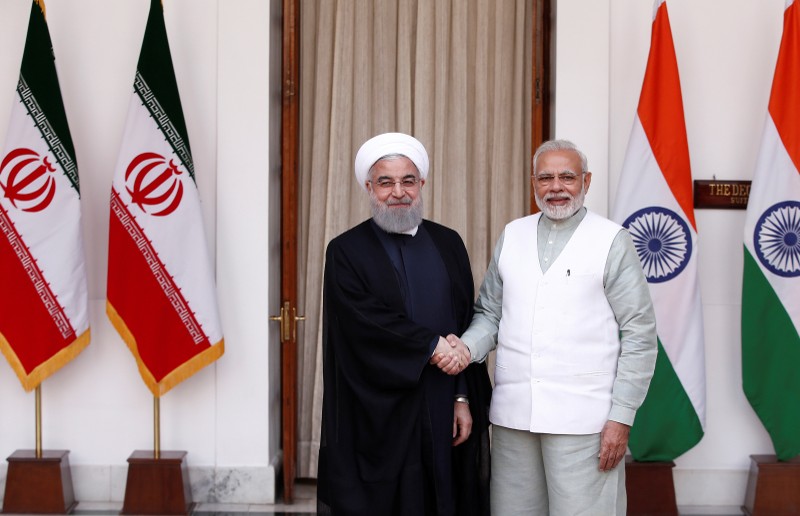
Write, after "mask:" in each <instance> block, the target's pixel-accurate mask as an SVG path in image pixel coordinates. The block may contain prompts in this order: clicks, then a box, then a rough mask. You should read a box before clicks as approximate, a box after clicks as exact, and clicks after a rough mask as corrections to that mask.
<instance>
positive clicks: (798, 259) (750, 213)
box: [742, 1, 800, 460]
mask: <svg viewBox="0 0 800 516" xmlns="http://www.w3.org/2000/svg"><path fill="white" fill-rule="evenodd" d="M798 171H800V6H799V5H797V2H792V1H789V2H787V3H786V10H785V11H784V15H783V38H782V40H781V46H780V51H779V53H778V63H777V65H776V66H775V76H774V78H773V80H772V92H771V94H770V99H769V108H768V112H767V122H766V125H765V127H764V134H763V137H762V141H761V150H760V154H759V157H758V162H757V163H756V170H755V173H754V174H753V183H752V187H751V189H750V199H749V201H748V206H747V220H746V222H745V226H744V280H743V285H742V377H743V386H744V393H745V395H746V396H747V399H748V400H749V401H750V404H751V405H752V406H753V409H754V410H755V411H756V414H758V417H759V418H760V419H761V422H762V423H763V424H764V427H765V428H766V429H767V432H769V436H770V438H771V439H772V444H773V446H774V447H775V453H776V455H777V457H778V459H779V460H788V459H791V458H792V457H794V456H796V455H798V454H800V336H798V331H799V330H800V172H798Z"/></svg>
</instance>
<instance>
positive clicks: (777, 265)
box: [753, 201, 800, 278]
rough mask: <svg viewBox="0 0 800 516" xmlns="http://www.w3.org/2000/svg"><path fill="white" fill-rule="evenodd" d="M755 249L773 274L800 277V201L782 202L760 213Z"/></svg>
mask: <svg viewBox="0 0 800 516" xmlns="http://www.w3.org/2000/svg"><path fill="white" fill-rule="evenodd" d="M753 246H754V247H755V248H756V255H757V256H758V260H759V261H760V262H761V264H762V265H764V267H766V268H767V269H769V271H770V272H772V273H773V274H777V275H778V276H783V277H784V278H793V277H796V276H800V202H797V201H784V202H779V203H778V204H774V205H772V206H771V207H770V208H769V209H767V210H766V211H765V212H764V213H763V214H761V218H759V219H758V223H756V230H755V234H754V235H753Z"/></svg>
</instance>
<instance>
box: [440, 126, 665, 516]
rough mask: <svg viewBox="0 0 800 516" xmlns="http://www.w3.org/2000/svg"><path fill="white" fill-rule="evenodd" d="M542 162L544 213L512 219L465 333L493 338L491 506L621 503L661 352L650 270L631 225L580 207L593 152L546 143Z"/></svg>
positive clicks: (598, 511) (469, 341)
mask: <svg viewBox="0 0 800 516" xmlns="http://www.w3.org/2000/svg"><path fill="white" fill-rule="evenodd" d="M533 165H534V167H533V168H534V171H533V176H532V186H533V188H534V192H535V198H536V202H537V205H538V206H539V208H540V209H541V211H542V213H539V214H536V215H531V216H528V217H524V218H521V219H518V220H515V221H513V222H511V223H509V224H508V225H507V226H506V228H505V230H504V232H503V234H502V235H501V237H500V239H499V241H498V242H497V244H496V246H495V250H494V255H493V257H492V261H491V263H490V265H489V269H488V271H487V273H486V277H485V280H484V283H483V285H482V287H481V291H480V295H479V297H478V300H477V302H476V305H475V316H474V318H473V321H472V324H471V325H470V327H469V329H468V330H467V331H466V332H465V333H464V334H463V335H462V337H461V339H462V340H463V343H464V344H466V346H467V348H469V353H470V355H471V360H472V361H482V360H484V359H485V357H486V355H487V354H488V353H489V351H491V350H492V349H494V348H495V347H496V349H497V357H496V358H497V360H496V366H495V390H494V393H493V395H492V404H491V409H490V415H489V417H490V420H491V422H492V424H493V425H494V426H493V436H492V439H493V441H492V480H491V502H492V514H495V515H498V516H506V515H512V514H520V515H523V514H524V515H531V514H534V515H539V514H541V515H546V514H552V515H577V514H587V515H613V514H617V515H624V514H625V513H626V506H627V504H626V496H625V476H624V475H625V464H624V460H623V459H624V457H625V452H626V449H627V443H628V435H629V432H630V427H631V425H632V424H633V420H634V416H635V414H636V410H637V409H638V408H639V406H640V405H641V403H642V401H644V397H645V395H646V393H647V388H648V386H649V384H650V379H651V378H652V375H653V370H654V367H655V359H656V353H657V337H656V328H655V315H654V312H653V306H652V302H651V300H650V294H649V291H648V287H647V280H646V278H645V276H644V274H643V272H642V269H641V265H640V262H639V258H638V255H637V254H636V250H635V248H634V246H633V242H632V240H631V238H630V236H629V235H628V233H627V231H625V230H624V229H623V228H622V227H620V226H618V225H617V224H615V223H613V222H611V221H609V220H607V219H605V218H603V217H601V216H599V215H596V214H594V213H592V212H590V211H587V210H586V208H584V207H583V200H584V195H585V193H586V192H587V191H588V188H589V185H590V183H591V173H590V172H588V171H587V169H586V158H585V156H584V155H583V153H581V152H580V151H579V150H578V149H577V148H576V147H575V146H574V145H573V144H572V143H570V142H567V141H563V140H556V141H551V142H546V143H545V144H543V145H542V146H541V147H540V148H539V149H538V150H537V152H536V154H535V155H534V159H533ZM451 341H452V343H453V344H454V345H456V346H460V345H461V343H459V342H458V341H457V339H455V337H451ZM464 352H465V353H466V351H465V350H464ZM443 362H444V361H443ZM443 362H441V363H442V364H443Z"/></svg>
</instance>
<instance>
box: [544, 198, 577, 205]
mask: <svg viewBox="0 0 800 516" xmlns="http://www.w3.org/2000/svg"><path fill="white" fill-rule="evenodd" d="M571 201H572V199H571V198H570V197H565V196H558V197H556V196H553V197H549V198H547V199H545V200H544V202H546V203H547V204H549V205H551V206H566V205H567V204H569V203H570V202H571Z"/></svg>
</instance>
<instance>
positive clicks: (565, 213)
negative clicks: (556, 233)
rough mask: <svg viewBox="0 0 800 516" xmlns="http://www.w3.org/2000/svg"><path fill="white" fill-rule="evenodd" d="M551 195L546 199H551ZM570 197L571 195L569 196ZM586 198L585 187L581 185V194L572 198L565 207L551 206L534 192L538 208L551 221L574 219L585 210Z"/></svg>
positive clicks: (546, 196)
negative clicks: (578, 212)
mask: <svg viewBox="0 0 800 516" xmlns="http://www.w3.org/2000/svg"><path fill="white" fill-rule="evenodd" d="M549 195H550V194H548V195H545V198H549ZM567 195H569V194H567ZM585 197H586V193H585V191H584V187H583V185H581V191H580V193H579V194H578V195H577V196H575V197H572V198H571V199H570V200H569V202H568V203H567V204H566V205H564V206H550V205H549V204H546V203H545V202H544V201H543V200H542V199H540V198H539V195H538V194H537V193H536V192H534V193H533V198H534V200H535V201H536V206H538V207H539V209H540V210H541V211H542V213H544V214H545V216H546V217H547V218H548V219H551V220H564V219H568V218H570V217H572V216H573V215H575V213H576V212H577V211H578V210H580V209H581V208H583V200H584V199H585Z"/></svg>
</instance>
